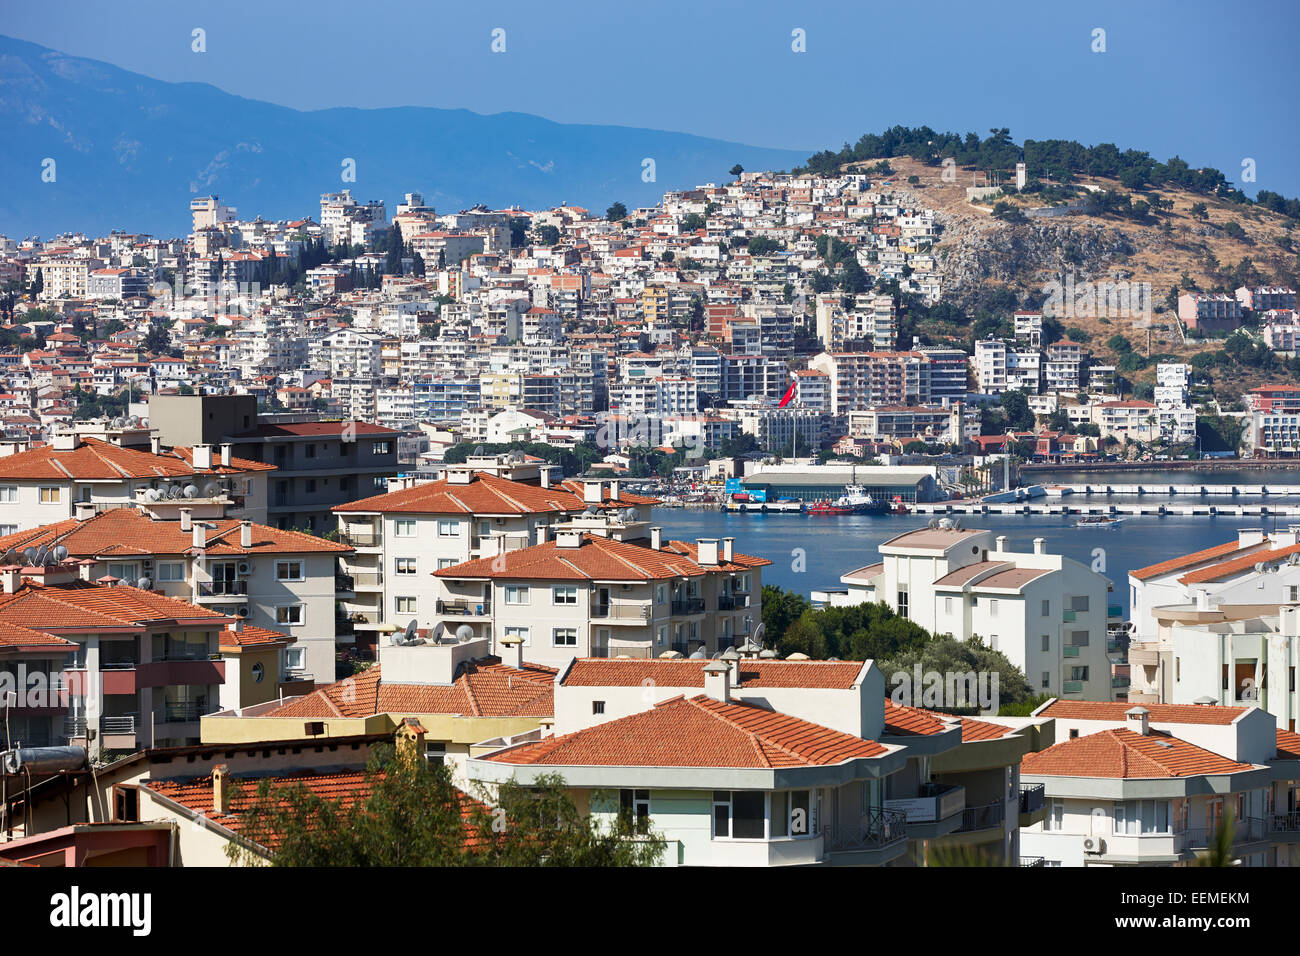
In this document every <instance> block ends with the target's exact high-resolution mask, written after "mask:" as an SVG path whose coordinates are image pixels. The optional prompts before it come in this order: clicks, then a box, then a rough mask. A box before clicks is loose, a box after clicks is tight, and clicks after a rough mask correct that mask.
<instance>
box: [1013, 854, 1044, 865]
mask: <svg viewBox="0 0 1300 956" xmlns="http://www.w3.org/2000/svg"><path fill="white" fill-rule="evenodd" d="M1020 865H1021V866H1022V867H1030V866H1047V861H1046V860H1045V859H1043V858H1042V857H1041V856H1022V857H1021V858H1020Z"/></svg>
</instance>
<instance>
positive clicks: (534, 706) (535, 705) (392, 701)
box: [261, 658, 555, 718]
mask: <svg viewBox="0 0 1300 956" xmlns="http://www.w3.org/2000/svg"><path fill="white" fill-rule="evenodd" d="M554 680H555V671H554V670H553V669H551V668H548V667H543V666H542V665H540V664H527V665H525V667H524V668H523V669H522V670H519V669H516V668H513V667H507V666H505V665H503V664H501V663H500V662H499V660H498V659H496V658H487V659H484V660H481V661H474V662H472V663H469V664H467V665H465V667H464V668H463V669H462V670H461V672H460V673H459V674H458V675H457V677H456V680H455V682H454V683H452V684H450V685H447V686H437V685H432V684H398V683H390V682H385V681H384V680H383V678H382V674H381V671H380V668H379V665H376V666H374V667H371V668H368V669H367V670H364V671H362V672H361V673H360V674H358V675H356V676H355V677H351V678H348V679H346V680H341V681H336V682H335V683H333V684H329V685H327V686H325V687H321V688H320V689H318V690H316V691H314V692H312V693H311V694H308V695H307V696H306V697H301V698H299V699H298V700H294V701H290V702H289V703H287V704H285V705H284V706H282V707H277V708H276V709H275V710H272V711H268V712H266V713H264V714H262V715H261V716H263V717H310V718H329V717H344V718H352V717H370V716H373V715H375V714H406V715H410V714H455V715H461V716H466V717H551V716H553V715H554V714H555V703H554Z"/></svg>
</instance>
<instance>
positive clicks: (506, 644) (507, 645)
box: [500, 635, 524, 670]
mask: <svg viewBox="0 0 1300 956" xmlns="http://www.w3.org/2000/svg"><path fill="white" fill-rule="evenodd" d="M500 644H501V663H502V664H505V665H506V666H507V667H513V668H515V669H516V670H522V669H523V666H524V639H523V638H522V637H519V636H518V635H512V636H510V637H503V638H501V641H500Z"/></svg>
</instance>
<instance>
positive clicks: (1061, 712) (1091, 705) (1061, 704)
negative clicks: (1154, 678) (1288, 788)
mask: <svg viewBox="0 0 1300 956" xmlns="http://www.w3.org/2000/svg"><path fill="white" fill-rule="evenodd" d="M1136 706H1141V707H1143V708H1145V709H1146V710H1147V712H1148V713H1149V714H1150V720H1151V723H1153V724H1214V725H1218V726H1224V727H1226V726H1227V725H1229V724H1231V723H1232V722H1233V721H1234V720H1236V719H1237V718H1238V717H1240V716H1241V715H1242V714H1244V713H1246V711H1248V710H1250V709H1251V708H1249V707H1220V706H1218V705H1214V704H1211V705H1205V706H1202V705H1200V704H1140V705H1139V704H1132V703H1127V702H1125V701H1093V700H1054V701H1051V702H1049V703H1048V704H1047V706H1045V707H1041V708H1039V710H1038V711H1036V712H1035V716H1038V717H1058V718H1061V719H1063V720H1070V719H1073V720H1110V721H1115V722H1116V723H1121V722H1123V721H1124V720H1125V716H1124V715H1125V714H1126V713H1127V712H1128V711H1130V710H1132V709H1133V708H1134V707H1136Z"/></svg>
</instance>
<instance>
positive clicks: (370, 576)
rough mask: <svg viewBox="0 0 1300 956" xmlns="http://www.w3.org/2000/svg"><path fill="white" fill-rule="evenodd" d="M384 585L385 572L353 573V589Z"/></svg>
mask: <svg viewBox="0 0 1300 956" xmlns="http://www.w3.org/2000/svg"><path fill="white" fill-rule="evenodd" d="M383 583H384V572H383V571H354V572H352V586H353V588H359V587H360V588H366V587H372V588H374V587H379V586H380V585H382V584H383Z"/></svg>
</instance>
